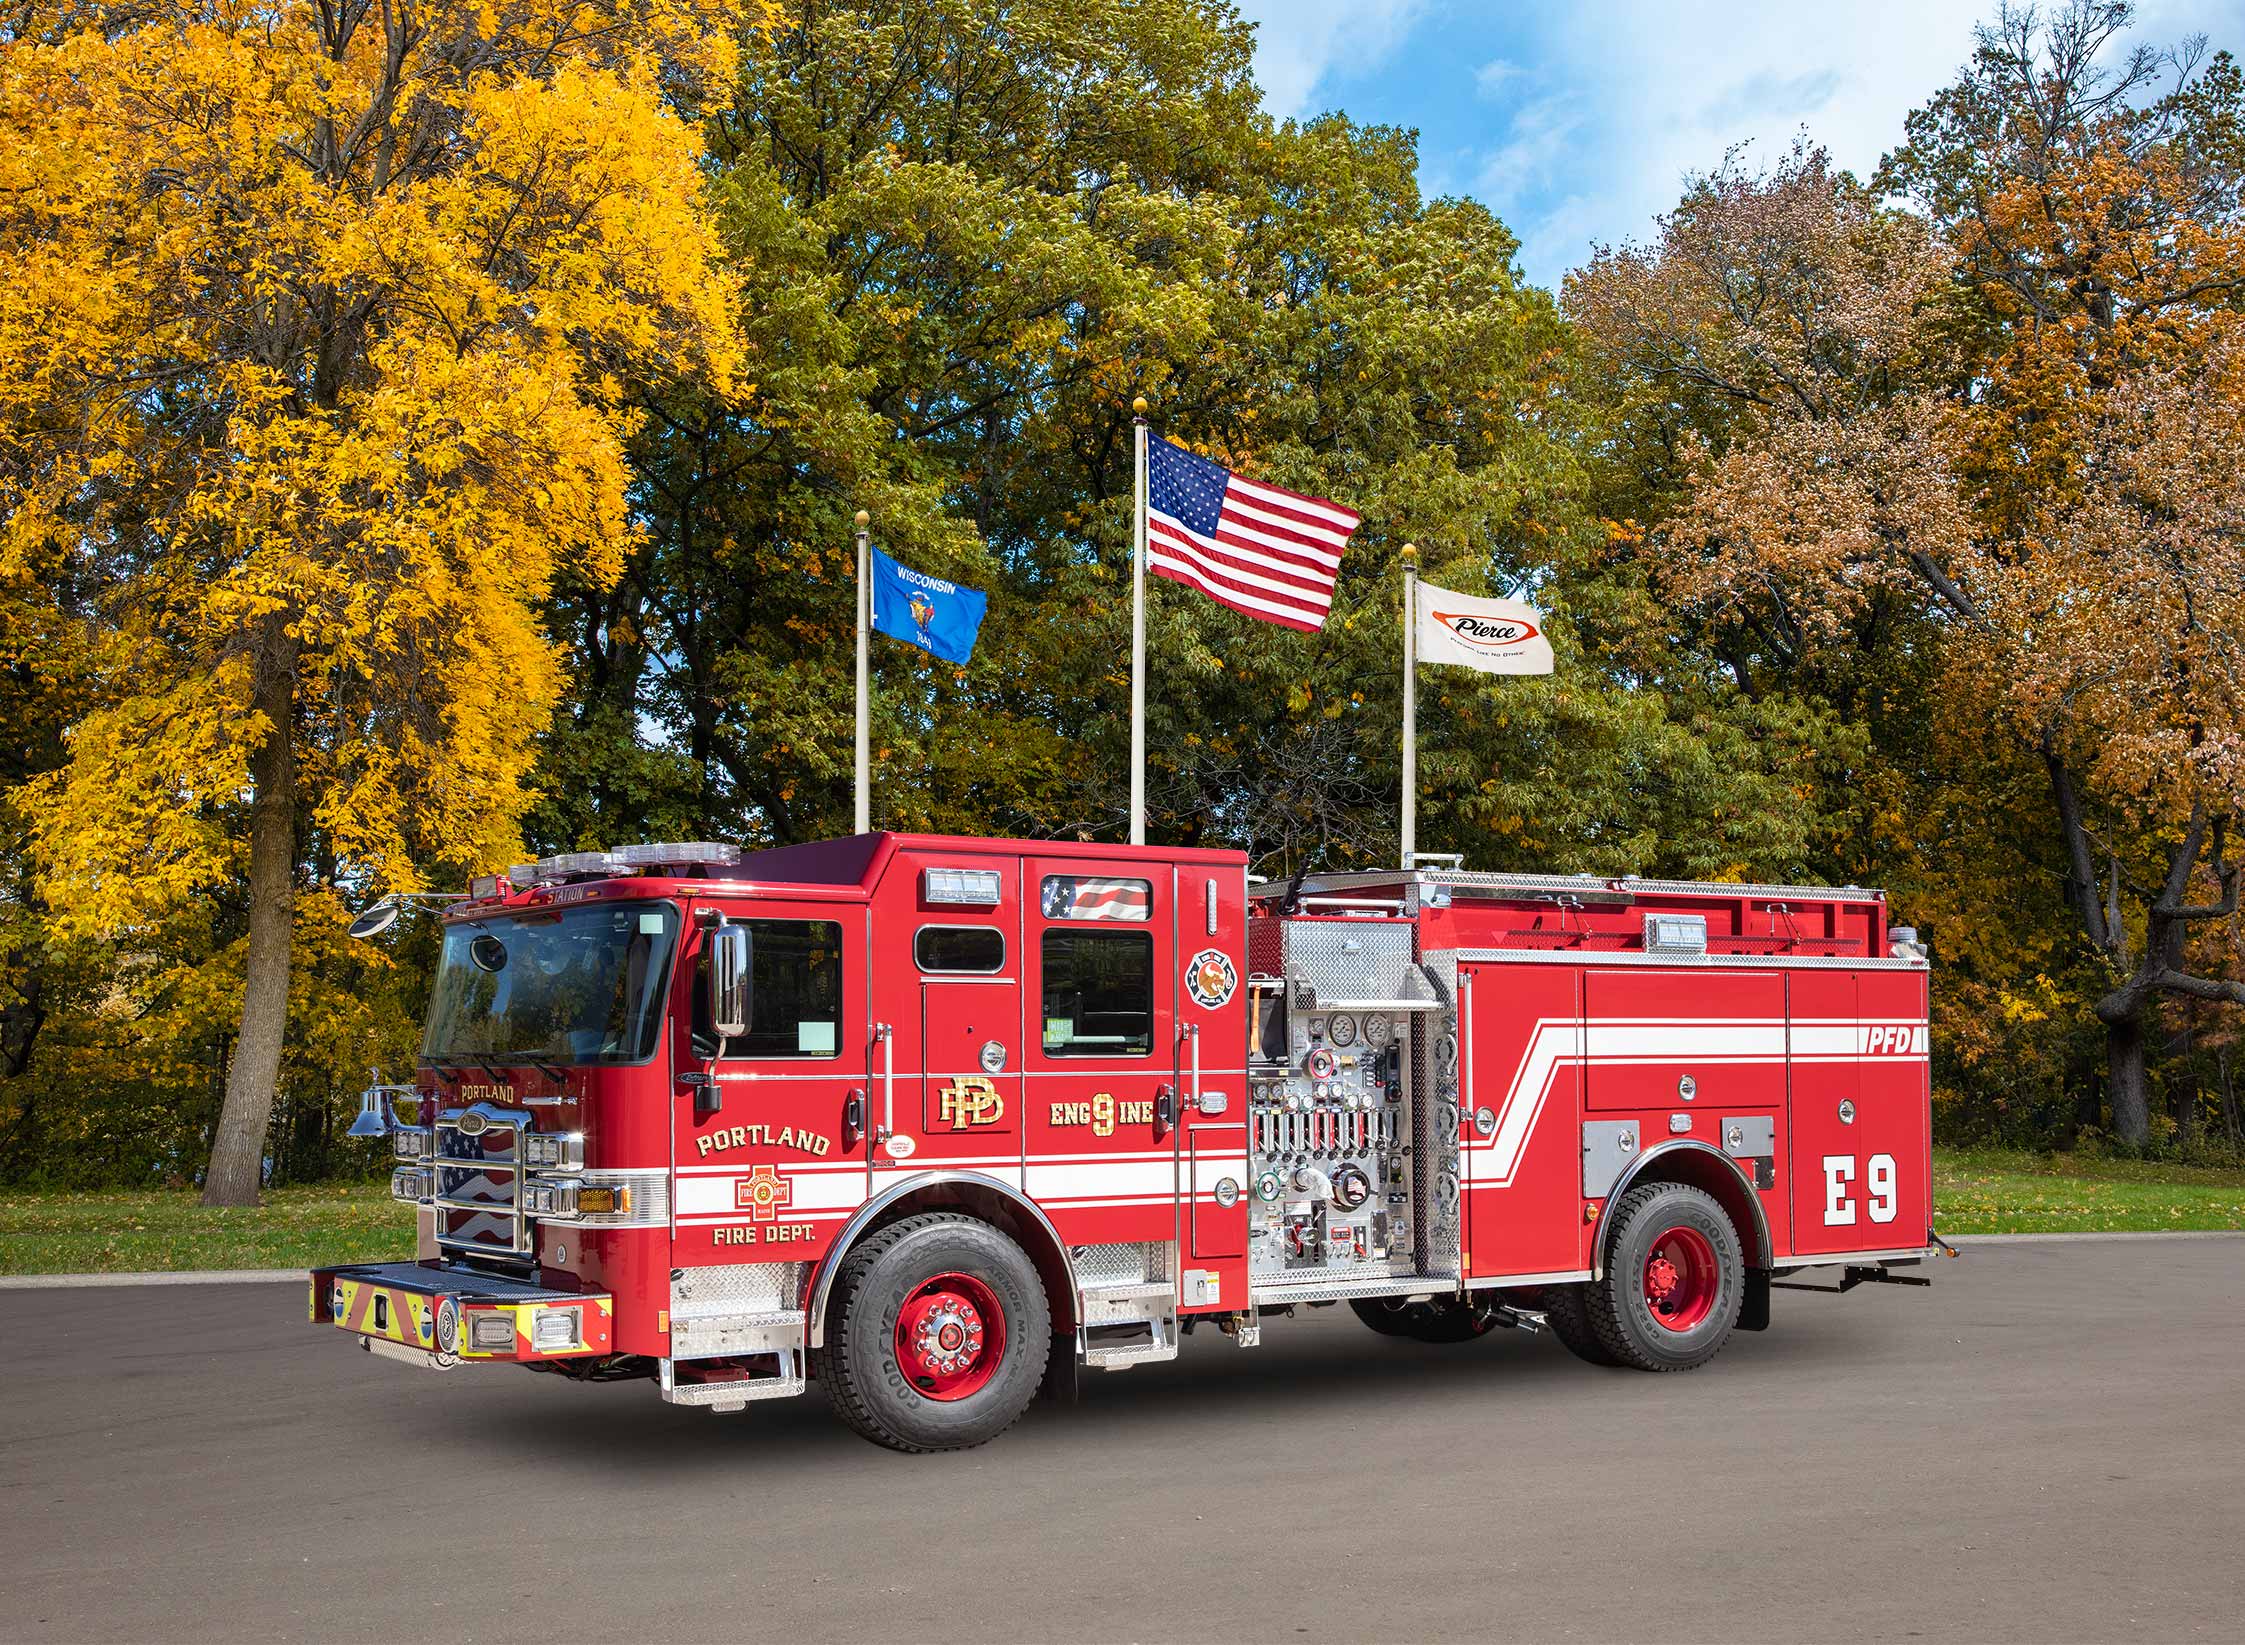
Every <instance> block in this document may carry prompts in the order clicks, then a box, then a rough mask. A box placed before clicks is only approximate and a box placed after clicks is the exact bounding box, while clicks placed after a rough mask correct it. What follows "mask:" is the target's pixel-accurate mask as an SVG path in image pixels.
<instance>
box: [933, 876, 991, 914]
mask: <svg viewBox="0 0 2245 1645" xmlns="http://www.w3.org/2000/svg"><path fill="white" fill-rule="evenodd" d="M922 886H923V891H922V895H924V896H925V897H926V898H927V900H928V901H929V902H939V903H952V904H961V905H964V906H966V907H970V908H995V907H997V906H998V903H999V901H1000V900H1001V899H1002V898H1003V897H1004V895H1005V882H1004V881H1003V880H1002V879H1000V878H999V875H998V871H997V870H996V869H995V868H930V869H928V870H926V871H925V873H924V874H923V876H922Z"/></svg>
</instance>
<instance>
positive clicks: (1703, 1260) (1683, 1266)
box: [1644, 1225, 1722, 1331]
mask: <svg viewBox="0 0 2245 1645" xmlns="http://www.w3.org/2000/svg"><path fill="white" fill-rule="evenodd" d="M1644 1284H1645V1306H1646V1308H1647V1309H1648V1310H1650V1311H1651V1313H1652V1316H1653V1322H1654V1323H1655V1324H1657V1325H1660V1326H1663V1327H1665V1328H1666V1329H1668V1330H1671V1331H1689V1330H1691V1329H1692V1328H1693V1327H1694V1326H1696V1325H1698V1324H1699V1323H1700V1322H1701V1321H1703V1320H1705V1319H1706V1318H1707V1316H1708V1315H1709V1314H1711V1313H1713V1312H1714V1311H1715V1297H1716V1294H1717V1293H1718V1292H1719V1291H1720V1290H1721V1288H1722V1269H1721V1268H1720V1267H1718V1266H1717V1265H1716V1262H1715V1245H1714V1242H1713V1241H1712V1240H1710V1239H1709V1238H1708V1237H1707V1236H1706V1235H1705V1234H1703V1233H1701V1232H1700V1231H1699V1230H1698V1229H1696V1228H1686V1227H1683V1226H1680V1225H1679V1226H1677V1227H1674V1228H1668V1229H1664V1230H1663V1231H1662V1232H1661V1234H1660V1236H1659V1237H1658V1238H1656V1239H1655V1240H1654V1241H1653V1243H1652V1246H1651V1247H1650V1249H1648V1250H1647V1251H1646V1253H1645V1280H1644Z"/></svg>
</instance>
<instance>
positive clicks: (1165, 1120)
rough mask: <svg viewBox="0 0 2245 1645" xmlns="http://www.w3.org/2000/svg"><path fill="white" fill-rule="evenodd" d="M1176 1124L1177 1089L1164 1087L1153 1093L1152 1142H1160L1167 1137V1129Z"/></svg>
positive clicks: (1170, 1086) (1171, 1086) (1168, 1086)
mask: <svg viewBox="0 0 2245 1645" xmlns="http://www.w3.org/2000/svg"><path fill="white" fill-rule="evenodd" d="M1176 1123H1177V1087H1176V1086H1174V1085H1165V1086H1163V1087H1161V1088H1160V1089H1159V1090H1158V1091H1156V1092H1155V1093H1154V1140H1155V1141H1156V1142H1159V1141H1161V1139H1162V1138H1164V1137H1166V1136H1168V1135H1169V1128H1170V1127H1171V1126H1173V1125H1175V1124H1176Z"/></svg>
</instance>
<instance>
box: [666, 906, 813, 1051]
mask: <svg viewBox="0 0 2245 1645" xmlns="http://www.w3.org/2000/svg"><path fill="white" fill-rule="evenodd" d="M734 923H737V924H743V925H746V926H747V927H748V935H749V942H750V945H751V948H752V955H751V959H750V964H749V977H750V979H751V994H750V998H751V1015H750V1021H749V1030H748V1032H747V1033H746V1034H744V1035H742V1036H741V1037H739V1038H738V1039H731V1040H727V1041H726V1042H725V1055H726V1057H727V1058H733V1057H755V1058H772V1057H832V1056H837V1055H839V1054H840V1052H841V1049H842V927H841V926H840V925H838V924H836V923H835V922H834V921H832V920H743V921H737V922H734ZM694 1054H695V1055H696V1056H700V1057H712V1056H715V1055H716V1054H717V1035H716V1033H715V1031H714V1030H713V1029H712V1028H711V1026H710V1021H709V960H708V958H707V956H706V955H705V956H704V957H703V958H702V959H701V961H700V962H699V964H698V965H697V966H696V968H695V974H694Z"/></svg>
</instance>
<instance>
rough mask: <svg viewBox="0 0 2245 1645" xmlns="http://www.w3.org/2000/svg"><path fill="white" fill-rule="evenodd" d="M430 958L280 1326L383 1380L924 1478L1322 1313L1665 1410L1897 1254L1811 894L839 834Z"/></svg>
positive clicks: (1871, 1039) (507, 880)
mask: <svg viewBox="0 0 2245 1645" xmlns="http://www.w3.org/2000/svg"><path fill="white" fill-rule="evenodd" d="M442 918H443V925H444V935H443V950H442V959H441V962H440V964H439V967H438V971H437V975H436V981H435V988H434V996H433V998H432V1001H431V1003H430V1007H429V1016H428V1024H427V1030H426V1036H425V1040H424V1043H423V1047H422V1051H421V1056H420V1065H419V1069H418V1072H417V1075H416V1077H415V1078H414V1080H413V1081H412V1082H411V1083H410V1084H405V1085H389V1086H385V1085H382V1084H380V1083H379V1081H378V1083H377V1084H376V1086H375V1088H374V1089H373V1090H371V1091H369V1092H368V1094H367V1099H366V1101H367V1109H366V1112H365V1113H364V1114H362V1116H361V1119H362V1122H364V1127H363V1131H364V1132H382V1133H385V1134H387V1135H389V1136H390V1138H391V1140H392V1146H393V1148H394V1150H395V1154H396V1159H397V1165H396V1171H395V1176H394V1178H393V1183H392V1191H393V1193H394V1194H395V1196H396V1197H397V1198H398V1199H400V1200H403V1201H405V1202H408V1203H410V1204H412V1205H414V1206H416V1207H418V1208H419V1211H420V1217H421V1234H422V1257H421V1260H419V1261H417V1262H411V1263H384V1264H373V1265H355V1266H346V1267H337V1268H326V1269H321V1270H318V1271H316V1272H315V1273H314V1274H313V1275H312V1286H311V1307H312V1317H313V1319H314V1320H315V1321H317V1322H321V1323H331V1324H333V1325H335V1326H337V1327H340V1328H341V1329H342V1330H343V1331H345V1332H347V1333H349V1335H350V1336H351V1337H352V1338H353V1339H355V1340H356V1341H357V1342H358V1343H359V1344H360V1345H361V1346H363V1347H364V1348H366V1349H368V1350H369V1351H372V1352H376V1353H380V1354H385V1355H388V1356H390V1357H392V1358H395V1359H399V1360H402V1361H404V1362H405V1363H408V1364H412V1365H417V1366H423V1367H429V1368H436V1369H449V1368H452V1367H456V1366H459V1365H463V1364H474V1363H480V1362H506V1363H511V1364H516V1365H522V1366H527V1367H529V1368H531V1369H534V1370H539V1371H544V1372H548V1373H552V1374H557V1375H563V1376H569V1377H576V1378H580V1379H586V1380H612V1379H617V1378H626V1377H643V1378H646V1379H649V1380H651V1381H653V1382H654V1383H655V1384H656V1386H657V1387H658V1388H659V1390H660V1392H661V1395H662V1397H663V1398H664V1399H666V1400H670V1401H672V1402H674V1403H678V1404H683V1405H701V1406H707V1407H709V1408H711V1409H712V1410H717V1411H738V1410H741V1409H743V1408H744V1407H745V1406H746V1405H747V1404H749V1403H750V1402H751V1401H755V1400H763V1399H772V1398H777V1397H781V1396H785V1395H789V1394H795V1393H799V1392H801V1391H802V1389H803V1388H804V1386H805V1383H806V1381H807V1379H809V1378H811V1377H816V1378H818V1379H819V1380H820V1381H821V1382H822V1383H823V1384H824V1385H825V1388H826V1391H827V1393H828V1395H829V1396H830V1398H831V1399H832V1401H833V1403H834V1405H835V1407H836V1409H837V1410H839V1411H840V1412H841V1414H842V1415H843V1417H844V1418H845V1419H846V1420H847V1421H849V1422H850V1423H851V1424H852V1425H853V1426H854V1427H856V1428H857V1429H858V1430H859V1431H860V1432H861V1433H863V1434H865V1435H866V1436H867V1437H869V1438H872V1439H874V1440H877V1441H879V1442H881V1443H882V1444H885V1445H890V1446H894V1447H896V1448H898V1449H900V1450H912V1451H922V1450H940V1449H948V1448H953V1447H958V1446H966V1445H974V1444H979V1443H980V1442H982V1441H984V1440H987V1439H989V1438H991V1437H992V1436H993V1435H995V1434H997V1433H999V1432H1000V1431H1002V1430H1003V1429H1005V1428H1006V1427H1007V1426H1008V1425H1010V1424H1011V1423H1012V1422H1013V1421H1014V1420H1015V1419H1016V1418H1018V1417H1019V1416H1020V1415H1021V1413H1022V1411H1023V1409H1024V1408H1025V1407H1026V1406H1027V1405H1028V1403H1029V1402H1030V1400H1031V1398H1032V1397H1033V1396H1034V1395H1035V1394H1036V1393H1037V1392H1038V1390H1039V1389H1040V1388H1041V1387H1042V1388H1047V1389H1053V1390H1056V1391H1058V1392H1061V1393H1067V1392H1069V1391H1072V1390H1073V1388H1074V1386H1075V1378H1076V1374H1077V1372H1078V1369H1079V1368H1081V1367H1090V1368H1096V1369H1103V1370H1119V1369H1123V1368H1126V1367H1129V1366H1133V1365H1138V1364H1141V1363H1144V1362H1146V1361H1150V1360H1164V1359H1170V1358H1173V1357H1174V1356H1175V1355H1176V1353H1177V1351H1178V1343H1179V1339H1180V1337H1181V1336H1182V1335H1183V1334H1185V1333H1186V1332H1189V1331H1191V1330H1193V1329H1195V1328H1196V1327H1212V1328H1214V1329H1216V1330H1218V1331H1220V1332H1222V1333H1223V1335H1224V1336H1226V1337H1227V1338H1229V1339H1230V1340H1231V1341H1233V1342H1235V1343H1237V1344H1238V1345H1239V1346H1241V1347H1252V1346H1254V1345H1255V1344H1256V1343H1257V1342H1258V1340H1259V1338H1260V1333H1261V1331H1262V1328H1263V1326H1264V1324H1265V1323H1266V1322H1269V1321H1271V1320H1273V1319H1274V1318H1278V1317H1283V1316H1288V1315H1291V1314H1293V1313H1294V1312H1295V1311H1296V1310H1298V1309H1302V1308H1306V1307H1320V1306H1325V1305H1330V1304H1333V1303H1337V1302H1345V1303H1347V1304H1348V1305H1349V1306H1350V1307H1351V1308H1352V1309H1353V1310H1354V1311H1355V1312H1356V1313H1357V1315H1358V1316H1359V1317H1360V1318H1361V1319H1362V1320H1363V1321H1364V1323H1365V1324H1366V1325H1368V1326H1370V1327H1371V1328H1372V1329H1373V1330H1374V1331H1377V1332H1381V1333H1384V1334H1387V1335H1392V1336H1403V1337H1410V1338H1416V1339H1418V1340H1421V1341H1433V1342H1462V1341H1465V1340H1467V1339H1470V1338H1473V1337H1476V1336H1478V1335H1480V1334H1482V1333H1484V1332H1486V1331H1488V1330H1491V1329H1493V1328H1495V1327H1498V1326H1525V1327H1529V1328H1536V1329H1542V1328H1548V1329H1549V1330H1550V1331H1551V1332H1552V1333H1553V1334H1554V1335H1555V1336H1556V1337H1557V1338H1558V1339H1559V1340H1560V1341H1561V1342H1562V1343H1564V1344H1565V1345H1566V1346H1567V1347H1568V1348H1569V1349H1571V1350H1573V1352H1575V1353H1576V1354H1578V1355H1580V1356H1581V1357H1582V1358H1584V1359H1586V1360H1589V1361H1591V1362H1593V1363H1595V1364H1599V1365H1606V1366H1627V1367H1632V1368H1635V1369H1638V1370H1644V1371H1678V1370H1686V1369H1690V1368H1692V1367H1694V1366H1698V1365H1701V1364H1704V1363H1705V1362H1706V1361H1707V1360H1708V1359H1710V1358H1712V1357H1713V1356H1714V1354H1715V1353H1716V1352H1717V1350H1719V1349H1720V1348H1721V1347H1722V1346H1723V1344H1724V1342H1725V1340H1726V1339H1727V1338H1728V1337H1729V1336H1730V1334H1731V1332H1732V1331H1734V1330H1761V1329H1763V1328H1765V1327H1766V1326H1767V1324H1768V1322H1769V1312H1770V1292H1771V1286H1772V1284H1773V1283H1782V1282H1781V1281H1777V1280H1776V1276H1779V1275H1782V1274H1784V1273H1786V1272H1787V1271H1789V1270H1793V1269H1798V1268H1803V1267H1808V1266H1811V1265H1818V1264H1822V1265H1832V1266H1838V1267H1841V1268H1842V1269H1843V1270H1844V1271H1843V1273H1842V1275H1841V1276H1840V1285H1839V1287H1838V1288H1840V1289H1845V1288H1847V1287H1848V1286H1850V1285H1852V1284H1855V1283H1858V1282H1860V1281H1862V1280H1867V1279H1903V1278H1905V1277H1906V1276H1902V1275H1899V1274H1896V1273H1895V1272H1894V1270H1896V1269H1897V1268H1899V1267H1905V1266H1907V1265H1910V1264H1914V1263H1917V1262H1919V1261H1920V1260H1921V1259H1923V1258H1925V1257H1927V1256H1928V1255H1930V1254H1931V1253H1932V1252H1933V1251H1934V1250H1935V1249H1937V1248H1938V1242H1937V1241H1936V1240H1935V1238H1934V1235H1933V1230H1932V1206H1931V1175H1930V1161H1929V1148H1930V1138H1929V1100H1928V1087H1927V1022H1926V1003H1927V1002H1926V984H1927V969H1926V960H1925V956H1924V952H1923V950H1922V949H1921V948H1920V947H1919V946H1918V945H1917V944H1916V943H1915V941H1914V937H1913V934H1912V933H1911V932H1909V931H1908V930H1907V929H1906V928H1890V927H1889V926H1888V924H1887V918H1886V906H1885V901H1884V899H1883V897H1882V896H1881V895H1880V894H1879V893H1877V892H1872V891H1865V890H1862V889H1859V888H1856V887H1852V886H1850V887H1846V888H1839V889H1835V888H1829V887H1822V886H1773V885H1730V884H1683V883H1674V882H1664V881H1653V880H1640V879H1598V878H1589V877H1549V876H1535V875H1515V874H1489V873H1473V872H1467V871H1464V870H1463V869H1461V868H1459V867H1457V866H1456V865H1455V864H1454V863H1453V862H1450V861H1448V860H1442V861H1432V860H1429V859H1424V858H1422V859H1419V860H1418V862H1417V864H1416V866H1414V867H1413V868H1411V869H1408V870H1398V871H1387V872H1373V873H1348V874H1322V875H1308V876H1303V877H1300V878H1297V879H1295V880H1292V881H1288V882H1285V883H1262V884H1258V883H1253V882H1251V881H1250V879H1249V877H1248V872H1247V863H1246V859H1245V858H1244V857H1243V856H1242V855H1241V854H1240V853H1237V852H1232V851H1214V850H1196V849H1165V848H1153V847H1123V846H1107V845H1088V844H1086V845H1060V844H1034V843H1022V842H1016V841H1003V840H982V839H952V838H942V837H934V836H923V835H908V834H890V833H872V834H862V835H857V836H854V837H851V838H847V839H838V840H831V841H826V842H822V843H817V844H807V845H796V846H788V847H783V848H779V849H775V850H768V851H761V852H755V853H742V852H739V851H737V850H735V849H733V848H731V847H728V846H723V845H711V844H687V845H659V846H636V847H630V848H627V849H624V850H621V851H616V852H588V853H577V854H573V855H569V856H561V857H553V858H549V859H547V860H545V861H543V862H539V863H536V864H529V865H524V866H522V867H518V868H516V869H514V870H512V871H511V872H510V873H509V874H508V875H506V876H505V877H503V878H495V879H493V880H490V881H485V882H479V884H478V885H477V887H476V888H475V890H474V891H473V892H472V893H471V894H469V895H467V896H465V897H463V898H460V899H458V900H455V901H452V902H450V903H448V904H446V905H445V907H444V912H443V916H442ZM355 1129H358V1128H355ZM362 1134H363V1133H362Z"/></svg>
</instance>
